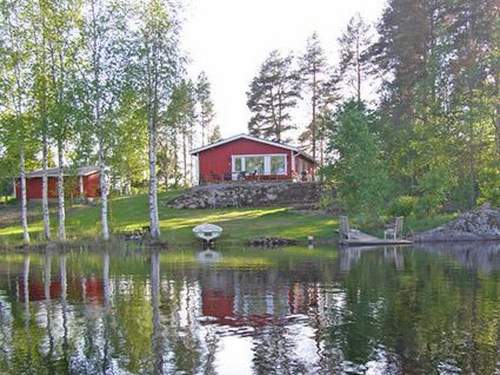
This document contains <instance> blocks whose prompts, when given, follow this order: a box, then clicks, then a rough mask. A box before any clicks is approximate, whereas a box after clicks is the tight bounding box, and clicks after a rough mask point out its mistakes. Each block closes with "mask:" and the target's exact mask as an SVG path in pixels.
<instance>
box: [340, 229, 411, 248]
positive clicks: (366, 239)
mask: <svg viewBox="0 0 500 375" xmlns="http://www.w3.org/2000/svg"><path fill="white" fill-rule="evenodd" d="M411 243H412V241H408V240H403V239H395V240H394V239H389V238H387V239H383V238H378V237H374V236H371V235H369V234H366V233H363V232H361V231H359V230H352V229H351V230H350V232H349V238H348V239H346V238H344V239H342V240H340V244H341V245H343V246H379V245H380V246H382V245H410V244H411Z"/></svg>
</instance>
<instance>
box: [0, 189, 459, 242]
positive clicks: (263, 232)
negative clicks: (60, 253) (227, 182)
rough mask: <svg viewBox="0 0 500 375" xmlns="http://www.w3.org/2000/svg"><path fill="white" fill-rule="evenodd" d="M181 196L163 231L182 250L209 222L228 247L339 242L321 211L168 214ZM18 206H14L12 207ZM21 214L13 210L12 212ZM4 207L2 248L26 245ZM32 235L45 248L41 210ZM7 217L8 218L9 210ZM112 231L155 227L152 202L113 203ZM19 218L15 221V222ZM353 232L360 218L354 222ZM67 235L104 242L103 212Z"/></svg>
mask: <svg viewBox="0 0 500 375" xmlns="http://www.w3.org/2000/svg"><path fill="white" fill-rule="evenodd" d="M177 194H179V191H172V192H168V193H161V194H160V195H159V206H160V226H161V233H162V234H161V237H162V240H165V241H167V242H168V243H170V244H175V245H182V244H191V243H195V242H196V240H195V239H194V237H193V234H192V228H193V227H194V226H196V225H198V224H202V223H205V222H210V223H216V224H218V225H220V226H222V227H223V229H224V234H223V238H222V239H221V240H222V242H241V241H247V240H249V239H251V238H254V237H259V236H277V237H285V238H291V239H297V240H304V241H305V240H306V238H307V236H314V237H315V238H317V239H334V238H335V229H336V228H337V226H338V221H337V218H336V217H335V216H333V215H329V214H325V213H322V212H319V211H310V212H308V211H295V210H292V209H289V208H286V207H266V208H228V209H205V210H191V209H185V210H177V209H172V208H168V207H167V205H166V203H167V202H168V201H169V200H170V199H171V198H172V197H174V196H175V195H177ZM9 206H12V205H9ZM12 209H15V210H17V208H16V207H15V206H13V208H11V209H9V210H12ZM2 210H5V209H4V208H2V207H0V223H1V225H0V244H3V245H16V244H20V243H21V240H22V230H21V227H20V226H19V224H18V218H17V213H16V215H12V211H10V215H8V216H9V218H10V219H9V220H10V222H6V223H5V220H3V219H2V217H3V216H7V215H2ZM30 211H31V215H30V223H29V228H30V234H31V238H32V242H33V243H41V242H43V238H42V229H43V226H42V221H41V213H40V212H41V210H40V207H39V206H37V205H34V206H32V207H30ZM4 212H7V210H5V211H4ZM109 213H110V226H111V228H112V232H113V233H114V234H115V235H116V234H119V233H122V232H126V231H132V230H134V229H138V228H141V227H143V226H146V225H149V217H148V202H147V196H146V195H144V194H143V195H136V196H132V197H119V198H113V199H111V200H110V203H109ZM13 217H14V218H13ZM452 218H453V215H441V216H436V217H432V218H424V219H415V218H408V219H407V220H406V221H405V229H406V232H407V233H411V232H418V231H422V230H426V229H429V228H432V227H435V226H437V225H440V224H442V223H444V222H446V221H448V220H450V219H452ZM51 220H52V221H51V226H52V232H53V234H54V235H55V233H56V226H57V222H56V221H57V216H56V215H55V210H52V213H51ZM352 222H353V226H355V225H356V222H357V220H356V218H353V219H352ZM358 228H360V229H362V230H366V231H368V232H370V233H372V234H375V235H380V234H381V233H382V230H383V229H382V228H383V224H382V221H379V222H377V223H366V224H362V225H359V223H358ZM66 233H67V237H68V239H69V240H80V239H83V240H90V239H97V238H99V236H100V211H99V207H98V206H97V205H96V206H88V205H75V206H72V207H70V208H68V210H67V213H66Z"/></svg>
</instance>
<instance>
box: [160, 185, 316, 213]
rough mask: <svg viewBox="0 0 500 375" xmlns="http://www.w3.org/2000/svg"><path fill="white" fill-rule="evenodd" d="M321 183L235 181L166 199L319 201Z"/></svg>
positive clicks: (218, 203)
mask: <svg viewBox="0 0 500 375" xmlns="http://www.w3.org/2000/svg"><path fill="white" fill-rule="evenodd" d="M320 196H321V186H320V185H319V184H317V183H314V182H305V183H296V182H269V183H265V182H234V183H228V184H213V185H205V186H196V187H193V188H191V189H190V190H189V191H188V192H186V193H184V194H182V195H181V196H178V197H176V198H174V199H173V200H171V201H170V202H168V203H167V205H168V206H169V207H172V208H179V209H180V208H221V207H260V206H272V205H294V206H311V205H317V204H318V202H319V199H320Z"/></svg>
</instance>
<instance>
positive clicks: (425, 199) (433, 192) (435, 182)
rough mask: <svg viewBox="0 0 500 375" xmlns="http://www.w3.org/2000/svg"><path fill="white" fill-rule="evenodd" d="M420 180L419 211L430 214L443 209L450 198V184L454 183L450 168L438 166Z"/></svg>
mask: <svg viewBox="0 0 500 375" xmlns="http://www.w3.org/2000/svg"><path fill="white" fill-rule="evenodd" d="M419 182H420V183H419V186H418V189H419V193H420V196H419V198H418V202H417V206H416V209H417V213H418V214H419V215H430V214H435V213H437V212H439V211H441V209H442V208H443V205H444V203H445V202H447V200H448V193H449V191H450V190H451V187H450V185H452V184H454V180H453V176H451V173H450V171H449V169H447V168H443V167H436V168H434V169H432V170H430V171H429V172H427V173H426V174H425V175H424V176H423V177H422V178H421V179H420V181H419Z"/></svg>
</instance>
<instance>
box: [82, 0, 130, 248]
mask: <svg viewBox="0 0 500 375" xmlns="http://www.w3.org/2000/svg"><path fill="white" fill-rule="evenodd" d="M123 9H124V8H123V7H119V6H118V5H117V4H115V3H114V2H112V1H106V0H89V1H88V3H87V7H86V9H85V17H84V26H83V46H84V51H85V56H84V59H85V60H86V69H85V71H84V74H83V77H82V78H83V81H84V82H85V85H86V89H87V92H88V101H89V106H90V107H91V109H92V110H91V112H92V114H91V123H92V129H93V131H92V133H93V134H94V135H95V138H97V159H98V164H99V169H100V180H99V186H100V194H101V196H100V204H101V232H102V237H103V239H104V240H108V239H109V225H108V192H109V186H108V185H109V183H108V179H109V176H108V168H107V159H108V152H107V148H108V147H107V146H108V143H109V142H108V138H109V137H110V133H111V130H112V128H113V126H106V125H111V124H112V122H113V121H112V120H111V117H112V111H113V109H114V106H115V104H114V103H115V102H117V101H118V96H119V87H118V86H119V84H120V82H121V78H122V76H123V66H124V64H125V62H126V59H125V58H124V57H123V53H122V52H123V51H122V50H121V49H120V47H121V46H122V44H123V40H122V37H123V35H124V33H125V27H124V25H123V22H124V21H123V20H124V19H125V17H124V15H123V14H120V13H121V11H122V10H123Z"/></svg>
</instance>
